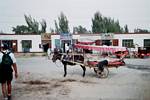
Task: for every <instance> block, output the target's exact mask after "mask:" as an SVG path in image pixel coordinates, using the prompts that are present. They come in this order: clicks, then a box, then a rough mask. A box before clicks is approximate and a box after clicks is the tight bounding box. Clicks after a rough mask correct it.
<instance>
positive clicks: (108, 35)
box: [101, 33, 114, 40]
mask: <svg viewBox="0 0 150 100" xmlns="http://www.w3.org/2000/svg"><path fill="white" fill-rule="evenodd" d="M113 38H114V34H113V33H101V39H105V40H106V39H113Z"/></svg>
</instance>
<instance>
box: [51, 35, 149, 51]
mask: <svg viewBox="0 0 150 100" xmlns="http://www.w3.org/2000/svg"><path fill="white" fill-rule="evenodd" d="M65 41H66V42H64V40H62V39H61V36H60V35H52V36H51V43H52V44H51V45H52V50H53V49H54V48H56V47H59V48H64V47H63V45H64V44H65V43H68V42H67V40H65ZM68 41H70V42H69V44H71V43H75V42H74V41H82V42H90V41H91V42H92V41H95V45H107V46H121V47H127V48H128V49H129V50H131V51H134V50H135V51H138V50H139V49H141V50H147V52H150V33H102V34H100V33H99V34H76V35H73V36H72V40H70V39H68ZM71 41H72V42H71Z"/></svg>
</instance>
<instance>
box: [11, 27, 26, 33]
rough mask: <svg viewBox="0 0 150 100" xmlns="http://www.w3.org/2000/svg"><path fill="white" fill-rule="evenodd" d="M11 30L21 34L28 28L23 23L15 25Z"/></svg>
mask: <svg viewBox="0 0 150 100" xmlns="http://www.w3.org/2000/svg"><path fill="white" fill-rule="evenodd" d="M12 31H13V32H15V33H16V34H23V33H28V32H29V28H28V27H27V26H25V25H17V26H16V27H13V29H12Z"/></svg>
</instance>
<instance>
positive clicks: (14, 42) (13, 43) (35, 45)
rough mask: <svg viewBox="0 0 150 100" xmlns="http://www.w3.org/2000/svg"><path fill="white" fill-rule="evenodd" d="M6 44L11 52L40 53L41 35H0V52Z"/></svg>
mask: <svg viewBox="0 0 150 100" xmlns="http://www.w3.org/2000/svg"><path fill="white" fill-rule="evenodd" d="M3 43H7V45H8V46H9V48H10V49H11V50H12V51H13V52H42V51H43V48H42V47H41V35H31V34H25V35H16V34H0V50H1V46H2V45H3Z"/></svg>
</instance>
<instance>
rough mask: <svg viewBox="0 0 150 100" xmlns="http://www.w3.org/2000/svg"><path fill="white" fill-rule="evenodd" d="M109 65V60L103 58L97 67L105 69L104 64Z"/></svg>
mask: <svg viewBox="0 0 150 100" xmlns="http://www.w3.org/2000/svg"><path fill="white" fill-rule="evenodd" d="M107 65H108V61H107V60H103V61H100V62H99V63H98V64H97V67H98V68H99V70H101V71H103V70H104V66H107Z"/></svg>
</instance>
